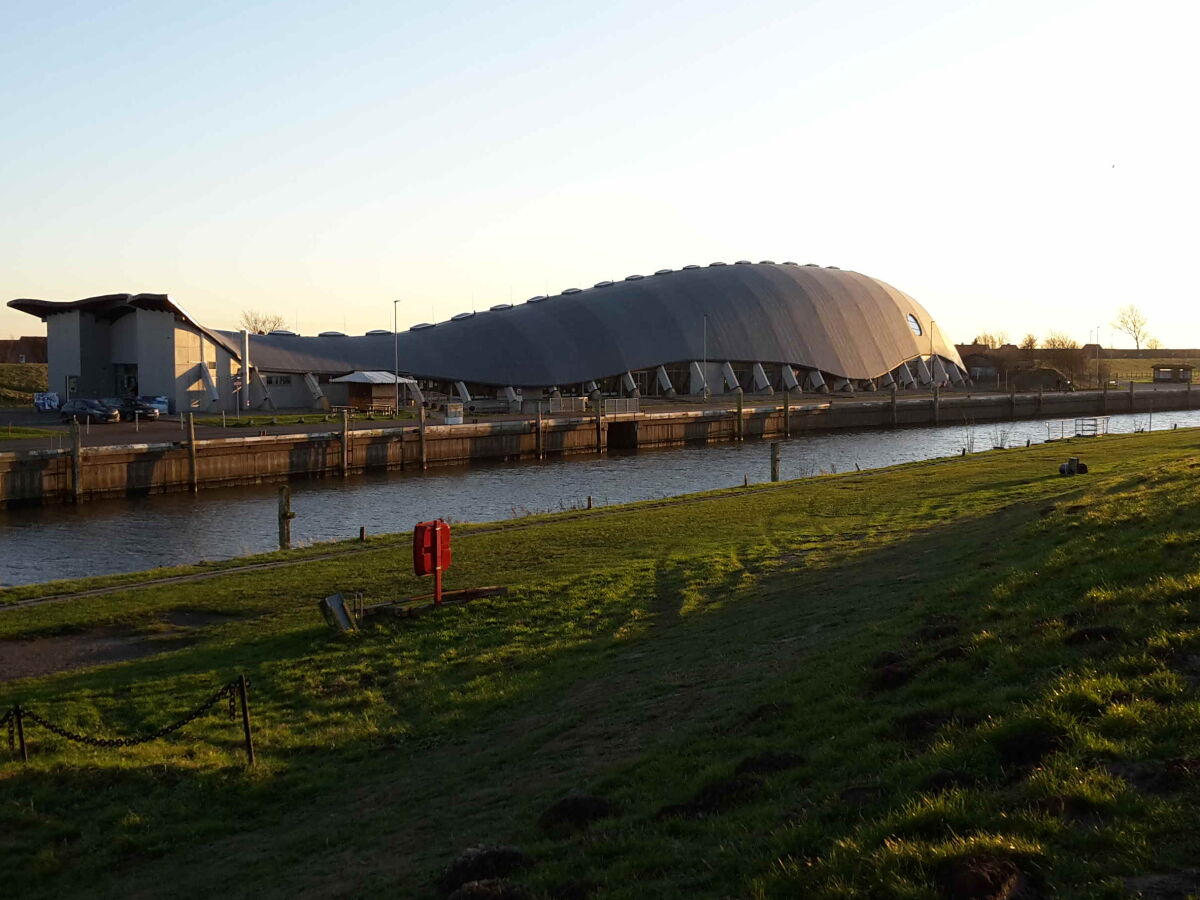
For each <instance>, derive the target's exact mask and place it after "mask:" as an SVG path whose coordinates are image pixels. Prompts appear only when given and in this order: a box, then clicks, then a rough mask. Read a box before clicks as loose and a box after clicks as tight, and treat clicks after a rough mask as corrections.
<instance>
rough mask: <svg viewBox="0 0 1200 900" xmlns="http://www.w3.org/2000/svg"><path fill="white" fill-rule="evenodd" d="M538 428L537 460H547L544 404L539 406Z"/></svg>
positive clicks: (536, 439)
mask: <svg viewBox="0 0 1200 900" xmlns="http://www.w3.org/2000/svg"><path fill="white" fill-rule="evenodd" d="M536 427H537V434H536V437H535V442H536V444H537V458H538V459H545V458H546V442H545V437H544V433H545V432H544V431H543V423H542V404H540V403H539V404H538V411H537V426H536Z"/></svg>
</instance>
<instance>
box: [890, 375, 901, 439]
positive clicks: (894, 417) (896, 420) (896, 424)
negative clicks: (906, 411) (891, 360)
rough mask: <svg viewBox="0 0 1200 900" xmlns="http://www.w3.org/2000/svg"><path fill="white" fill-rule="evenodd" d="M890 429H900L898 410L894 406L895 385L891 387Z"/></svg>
mask: <svg viewBox="0 0 1200 900" xmlns="http://www.w3.org/2000/svg"><path fill="white" fill-rule="evenodd" d="M891 406H892V427H893V428H899V427H900V409H899V407H898V406H897V404H896V385H894V384H893V385H892V404H891Z"/></svg>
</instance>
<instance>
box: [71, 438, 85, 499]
mask: <svg viewBox="0 0 1200 900" xmlns="http://www.w3.org/2000/svg"><path fill="white" fill-rule="evenodd" d="M71 497H72V499H73V500H74V501H75V502H76V503H79V502H80V501H81V500H83V440H82V438H80V436H79V420H78V419H76V418H75V417H74V416H72V417H71Z"/></svg>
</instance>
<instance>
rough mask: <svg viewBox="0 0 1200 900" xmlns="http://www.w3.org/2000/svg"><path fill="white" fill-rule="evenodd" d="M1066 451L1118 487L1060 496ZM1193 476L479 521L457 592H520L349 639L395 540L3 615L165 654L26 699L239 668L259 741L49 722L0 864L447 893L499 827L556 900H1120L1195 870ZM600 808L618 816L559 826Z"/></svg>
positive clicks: (122, 691) (188, 700) (992, 482)
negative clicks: (959, 886)
mask: <svg viewBox="0 0 1200 900" xmlns="http://www.w3.org/2000/svg"><path fill="white" fill-rule="evenodd" d="M1068 451H1069V452H1072V453H1076V452H1081V453H1082V454H1083V455H1084V457H1085V459H1086V460H1087V461H1088V463H1089V464H1090V465H1091V466H1092V474H1090V475H1088V476H1085V477H1082V478H1075V479H1066V478H1060V477H1059V476H1058V475H1057V474H1056V469H1057V464H1058V462H1059V461H1061V459H1062V458H1064V457H1065V456H1066V455H1067V453H1068ZM1198 481H1200V435H1198V434H1197V433H1195V432H1184V431H1180V432H1173V433H1164V434H1157V435H1137V436H1128V437H1119V438H1118V437H1112V438H1106V439H1103V440H1100V441H1097V442H1094V443H1087V444H1083V445H1081V444H1080V443H1077V442H1072V443H1070V444H1067V445H1058V446H1049V447H1038V448H1034V449H1032V450H1018V451H1004V452H1000V453H990V454H982V455H979V456H976V457H971V458H967V459H961V460H959V459H956V460H950V461H941V462H934V463H924V464H914V465H909V466H903V467H899V468H896V469H892V470H887V471H882V472H878V473H863V474H852V475H843V476H830V477H822V478H818V479H813V480H810V481H806V482H799V483H794V484H789V485H784V486H782V487H779V488H775V489H766V490H755V489H751V490H749V491H729V492H721V493H718V494H714V495H710V496H708V497H705V498H702V499H699V500H694V501H691V502H681V503H668V504H658V505H656V506H651V505H644V506H642V507H636V508H629V509H623V510H616V511H614V510H600V511H598V513H597V514H592V515H587V514H582V515H580V514H575V515H569V516H566V517H563V518H562V519H561V520H556V519H555V518H554V517H549V518H548V519H547V520H546V521H543V522H541V523H540V524H538V525H537V526H536V527H529V528H515V527H514V528H511V529H501V530H497V531H492V532H490V533H479V534H475V535H467V534H461V535H460V537H459V541H458V543H457V545H456V549H455V562H454V568H453V570H452V572H451V578H450V586H455V585H468V584H482V583H498V584H506V585H508V586H510V587H511V589H512V590H511V593H510V595H509V597H508V598H506V599H497V600H492V601H477V602H475V603H473V604H469V605H467V606H465V607H461V608H454V609H446V610H444V611H441V612H438V613H437V614H435V615H430V616H427V617H424V618H422V619H418V620H416V621H415V622H413V623H410V624H408V625H405V626H403V627H400V628H397V629H395V630H379V631H373V632H368V633H364V634H361V635H358V636H352V637H340V636H335V635H333V634H331V633H330V632H328V631H327V630H326V629H325V627H324V626H323V624H321V623H320V621H319V618H318V614H317V612H316V609H315V600H316V598H318V597H320V596H322V595H323V594H325V593H328V592H331V591H333V590H335V589H340V590H344V591H350V590H365V591H367V592H368V593H369V595H370V596H371V597H372V598H380V599H381V598H385V597H388V596H391V595H394V594H397V593H405V592H416V591H419V590H423V589H424V588H425V586H424V585H419V584H418V583H417V582H416V579H413V578H412V577H410V576H409V575H408V571H409V569H408V555H407V554H406V552H405V548H404V544H403V541H402V540H400V539H392V540H383V539H380V545H379V547H378V549H375V548H372V549H371V550H370V551H369V552H366V553H360V554H356V555H353V556H346V557H344V558H340V559H339V558H335V559H326V560H319V561H308V562H304V563H301V564H298V565H295V566H291V567H287V568H279V569H269V570H261V571H257V572H250V573H242V574H238V575H232V574H231V575H222V576H218V577H215V578H212V579H210V580H206V581H202V582H195V583H184V584H176V585H172V586H170V587H147V588H143V589H140V590H133V589H122V590H118V591H117V592H116V593H114V594H111V595H107V596H102V597H93V598H87V599H81V600H77V601H71V602H68V603H58V604H51V605H47V606H42V607H31V608H26V609H23V610H20V611H14V612H8V613H0V637H7V638H13V637H32V636H48V635H54V634H61V633H63V632H65V631H72V630H75V631H78V630H80V629H87V628H95V627H104V628H107V629H111V630H110V631H109V632H108V633H110V634H117V633H118V629H121V628H124V629H132V630H136V631H138V632H139V633H141V634H142V636H143V637H146V638H147V639H149V640H153V641H159V642H160V643H161V646H162V647H163V648H164V649H167V648H170V647H172V646H173V647H175V648H176V649H174V651H173V652H169V653H164V654H162V655H159V656H154V657H148V658H143V659H140V660H136V661H131V662H127V663H124V664H120V665H114V666H109V667H106V668H100V669H95V670H91V671H81V672H76V673H65V674H61V675H58V676H53V677H47V678H42V679H38V680H33V681H27V682H21V683H13V684H8V685H3V686H0V705H6V704H7V703H8V702H11V701H12V700H16V699H21V700H23V701H24V702H26V703H27V704H28V705H29V706H31V707H33V708H35V709H37V710H40V711H41V712H42V713H43V714H47V715H49V716H51V717H52V718H54V719H55V720H58V721H62V722H65V723H70V724H72V725H74V726H76V727H78V728H81V729H85V730H88V731H109V732H117V733H129V732H136V731H139V730H145V729H150V728H153V727H155V726H157V725H158V724H161V723H164V722H166V721H169V720H170V719H171V718H172V717H173V716H175V715H177V714H178V713H180V712H181V711H183V710H185V709H186V708H188V706H189V705H191V704H192V703H193V702H194V701H195V699H197V698H199V697H201V696H203V695H205V694H206V693H207V692H208V691H210V690H211V689H212V688H214V687H215V686H217V685H218V684H221V683H224V682H225V681H227V680H228V679H229V678H230V677H231V676H232V675H233V674H235V673H236V672H238V671H244V672H246V673H247V674H248V675H249V677H250V678H251V680H252V682H253V685H254V686H253V703H254V712H255V717H256V724H257V728H258V743H259V752H260V761H259V765H258V767H257V768H256V769H255V770H253V771H244V770H243V768H242V766H241V763H240V758H239V754H238V750H239V744H238V737H239V735H238V729H237V727H236V725H234V724H233V723H230V722H228V721H227V720H225V719H223V718H217V717H212V718H209V719H205V720H203V721H201V722H198V723H195V724H194V725H192V726H191V727H190V729H188V730H187V731H186V732H185V736H184V737H182V738H181V737H173V738H171V739H168V740H164V741H161V742H158V743H155V744H152V745H148V746H144V747H139V748H135V749H132V750H126V751H120V752H118V751H113V750H90V749H86V748H79V747H73V746H66V745H63V744H61V743H60V742H58V741H57V740H56V739H54V738H52V737H50V736H49V735H47V734H46V733H45V732H44V731H42V730H40V729H33V730H32V731H31V737H32V738H33V740H34V746H33V759H32V762H31V763H30V764H29V765H28V766H21V765H19V764H16V763H10V764H6V765H4V766H3V767H0V823H2V825H3V827H2V828H0V834H3V835H4V839H3V841H0V872H4V873H5V874H4V877H5V879H6V882H7V885H8V887H9V889H10V890H15V895H18V896H22V897H62V896H69V895H72V894H76V895H88V896H139V897H141V896H146V897H149V896H168V895H170V896H172V897H193V896H195V897H200V896H230V897H233V896H255V897H258V898H265V897H292V896H298V895H304V896H346V897H351V896H352V897H364V896H365V897H370V896H379V897H385V896H386V897H396V896H410V895H412V896H424V895H431V894H432V893H433V889H432V883H433V881H434V878H435V876H436V873H437V871H438V869H439V868H440V867H441V866H443V865H444V864H445V863H446V862H447V861H448V860H449V859H450V858H452V857H453V856H454V855H455V854H456V853H457V852H458V851H459V850H461V849H462V848H464V847H466V846H468V845H470V844H472V843H475V842H479V841H484V842H514V843H516V844H518V845H519V846H521V847H522V848H523V849H524V850H525V851H526V852H527V853H528V854H529V855H530V856H531V857H532V858H533V860H534V864H533V865H532V866H531V867H530V868H528V869H525V870H523V871H521V872H517V873H516V874H515V875H514V876H513V877H514V878H515V879H516V880H517V881H519V882H521V883H523V884H525V885H527V886H529V887H530V888H531V889H532V890H533V891H535V892H536V893H538V894H542V893H549V892H552V891H555V890H557V891H559V892H560V895H571V896H579V895H581V893H580V892H581V891H583V889H585V888H586V887H588V886H591V887H593V888H594V889H595V895H597V896H612V897H644V896H655V897H693V896H751V897H754V896H761V897H795V896H814V897H846V898H848V897H861V896H873V897H906V898H919V897H936V896H939V895H946V891H948V890H951V888H950V887H949V886H948V885H950V884H951V882H952V881H953V879H955V878H965V877H967V876H966V875H964V871H966V870H968V869H970V870H971V871H975V870H978V869H982V868H984V867H985V863H986V865H990V866H991V867H992V868H991V870H992V871H993V872H999V873H1000V874H1001V875H1004V876H1006V877H1008V876H1013V877H1015V875H1014V873H1015V872H1016V871H1018V870H1019V871H1020V872H1021V873H1023V875H1022V876H1021V877H1024V878H1026V879H1027V880H1028V881H1030V882H1032V883H1034V884H1035V885H1036V886H1038V887H1039V888H1040V889H1041V890H1042V891H1044V892H1047V893H1054V894H1056V895H1058V896H1064V897H1110V896H1111V897H1116V896H1122V895H1123V894H1124V889H1123V887H1122V880H1121V879H1122V878H1123V877H1125V876H1130V875H1135V874H1137V873H1144V872H1148V871H1149V872H1154V871H1167V872H1169V871H1173V870H1178V869H1181V868H1183V867H1185V866H1188V865H1194V864H1195V863H1196V862H1197V859H1196V856H1195V849H1194V834H1195V833H1196V831H1197V828H1198V827H1200V806H1198V805H1197V802H1196V801H1197V799H1200V796H1198V795H1200V792H1198V790H1197V780H1196V779H1197V773H1200V765H1197V763H1196V762H1195V760H1196V759H1197V758H1200V699H1198V696H1197V694H1196V692H1195V686H1196V684H1197V676H1200V506H1198V505H1197V504H1196V503H1195V497H1196V490H1197V484H1198ZM467 530H468V529H463V531H464V532H465V531H467ZM128 580H136V579H121V578H114V579H109V580H108V582H109V583H110V584H112V585H120V584H121V583H123V582H125V581H128ZM185 612H186V613H189V614H192V615H196V614H198V613H201V612H203V613H206V614H208V615H209V616H210V617H217V616H220V615H224V616H228V617H229V618H228V619H227V620H225V621H224V622H223V623H221V624H213V625H209V626H207V627H203V628H195V629H193V630H192V631H190V632H189V630H188V629H187V628H181V627H178V626H171V625H169V624H168V623H169V622H170V621H171V619H172V618H173V617H175V616H179V615H180V614H182V613H185ZM176 621H178V619H177V620H176ZM739 769H741V773H740V774H739V771H738V770H739ZM573 789H580V790H584V791H587V792H588V793H590V794H592V795H595V796H598V797H601V798H603V799H605V800H607V801H609V802H610V803H612V804H613V805H614V807H615V812H613V814H611V815H608V816H606V817H604V818H600V819H599V820H597V821H594V822H592V824H591V825H590V827H587V828H580V829H579V830H576V831H571V829H569V828H567V827H566V826H563V825H561V824H560V825H559V826H558V827H557V828H552V829H551V830H550V831H546V830H543V829H542V828H540V827H539V825H538V818H539V815H540V814H541V813H542V812H543V811H544V810H546V809H547V807H549V806H550V805H551V804H552V803H553V802H554V801H556V800H558V799H559V798H561V797H563V796H564V795H565V794H567V793H568V792H569V791H571V790H573ZM963 860H967V861H968V863H969V865H968V864H965V863H963ZM972 861H973V862H972ZM972 866H974V868H973V869H972V868H971V867H972ZM964 867H965V868H964ZM568 889H569V890H572V891H575V893H574V894H567V893H563V892H564V891H566V890H568Z"/></svg>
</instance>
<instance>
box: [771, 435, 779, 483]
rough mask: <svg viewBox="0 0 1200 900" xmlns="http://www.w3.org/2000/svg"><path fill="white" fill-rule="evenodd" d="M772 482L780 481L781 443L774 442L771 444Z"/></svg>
mask: <svg viewBox="0 0 1200 900" xmlns="http://www.w3.org/2000/svg"><path fill="white" fill-rule="evenodd" d="M771 480H772V481H778V480H779V442H778V441H774V442H772V444H771Z"/></svg>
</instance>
